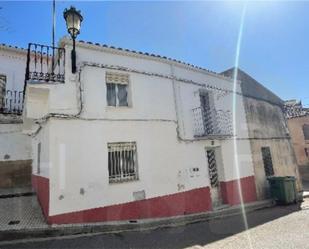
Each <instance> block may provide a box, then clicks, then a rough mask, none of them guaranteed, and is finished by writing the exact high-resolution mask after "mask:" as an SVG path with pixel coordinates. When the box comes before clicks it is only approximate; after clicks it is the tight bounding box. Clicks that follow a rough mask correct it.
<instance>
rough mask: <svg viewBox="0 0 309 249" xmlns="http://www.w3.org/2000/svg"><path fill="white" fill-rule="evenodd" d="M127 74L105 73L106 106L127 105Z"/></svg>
mask: <svg viewBox="0 0 309 249" xmlns="http://www.w3.org/2000/svg"><path fill="white" fill-rule="evenodd" d="M128 86H129V75H128V74H120V73H110V72H107V73H106V99H107V105H108V106H128Z"/></svg>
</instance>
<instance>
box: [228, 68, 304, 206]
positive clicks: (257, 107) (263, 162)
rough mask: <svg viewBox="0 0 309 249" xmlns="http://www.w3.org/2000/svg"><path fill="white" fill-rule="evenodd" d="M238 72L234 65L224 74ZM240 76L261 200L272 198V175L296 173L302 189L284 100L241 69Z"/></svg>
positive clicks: (299, 186) (294, 174)
mask: <svg viewBox="0 0 309 249" xmlns="http://www.w3.org/2000/svg"><path fill="white" fill-rule="evenodd" d="M235 72H236V70H235V68H231V69H229V70H227V71H225V72H223V73H222V74H223V75H225V76H229V77H234V74H235ZM237 79H238V80H240V81H241V90H242V93H243V101H244V107H245V112H246V118H247V125H248V130H249V139H250V145H251V151H252V160H253V165H254V174H255V182H256V189H257V197H258V199H259V200H261V199H265V198H269V197H270V193H269V184H268V182H267V177H268V176H273V175H275V176H295V177H296V178H297V183H298V190H301V183H300V181H299V180H300V178H299V173H298V168H297V164H296V160H295V154H294V151H293V147H292V144H291V138H290V136H289V133H288V129H287V125H286V120H285V118H284V113H283V101H282V100H281V99H280V98H279V97H277V96H276V95H275V94H273V93H272V92H271V91H270V90H268V89H267V88H265V87H264V86H263V85H261V84H260V83H259V82H257V81H256V80H255V79H253V78H252V77H251V76H250V75H248V74H246V73H245V72H244V71H242V70H240V69H238V70H237ZM292 138H293V136H292Z"/></svg>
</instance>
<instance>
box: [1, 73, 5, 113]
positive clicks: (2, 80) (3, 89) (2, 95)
mask: <svg viewBox="0 0 309 249" xmlns="http://www.w3.org/2000/svg"><path fill="white" fill-rule="evenodd" d="M5 87H6V76H5V75H3V74H0V109H2V108H4V107H5Z"/></svg>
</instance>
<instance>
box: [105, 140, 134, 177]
mask: <svg viewBox="0 0 309 249" xmlns="http://www.w3.org/2000/svg"><path fill="white" fill-rule="evenodd" d="M107 147H108V175H109V182H110V183H114V182H125V181H134V180H138V170H137V150H136V143H135V142H123V143H108V144H107Z"/></svg>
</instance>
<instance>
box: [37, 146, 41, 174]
mask: <svg viewBox="0 0 309 249" xmlns="http://www.w3.org/2000/svg"><path fill="white" fill-rule="evenodd" d="M37 163H38V167H37V172H38V174H40V173H41V143H38V161H37Z"/></svg>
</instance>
